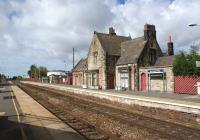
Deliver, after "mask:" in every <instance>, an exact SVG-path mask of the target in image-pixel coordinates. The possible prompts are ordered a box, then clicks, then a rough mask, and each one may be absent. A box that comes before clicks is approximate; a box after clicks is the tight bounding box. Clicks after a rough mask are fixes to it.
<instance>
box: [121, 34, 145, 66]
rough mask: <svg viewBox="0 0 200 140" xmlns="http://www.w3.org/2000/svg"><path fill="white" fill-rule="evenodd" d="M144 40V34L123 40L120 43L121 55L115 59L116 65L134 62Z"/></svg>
mask: <svg viewBox="0 0 200 140" xmlns="http://www.w3.org/2000/svg"><path fill="white" fill-rule="evenodd" d="M146 42H147V41H145V40H144V36H142V37H138V38H135V39H132V40H130V41H126V42H123V43H122V44H121V57H120V58H119V60H118V61H117V65H125V64H136V63H137V60H138V57H139V56H140V54H141V53H142V50H143V49H144V47H145V44H146Z"/></svg>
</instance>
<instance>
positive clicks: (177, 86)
mask: <svg viewBox="0 0 200 140" xmlns="http://www.w3.org/2000/svg"><path fill="white" fill-rule="evenodd" d="M197 82H200V76H195V77H194V76H175V77H174V92H175V93H183V94H193V95H196V94H197V87H196V86H194V85H196V84H197Z"/></svg>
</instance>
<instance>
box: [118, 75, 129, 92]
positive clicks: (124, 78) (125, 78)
mask: <svg viewBox="0 0 200 140" xmlns="http://www.w3.org/2000/svg"><path fill="white" fill-rule="evenodd" d="M120 85H121V87H122V88H128V73H120Z"/></svg>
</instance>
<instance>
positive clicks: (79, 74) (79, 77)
mask: <svg viewBox="0 0 200 140" xmlns="http://www.w3.org/2000/svg"><path fill="white" fill-rule="evenodd" d="M76 78H77V79H76ZM72 81H73V85H75V86H82V85H83V83H84V73H83V72H73V80H72Z"/></svg>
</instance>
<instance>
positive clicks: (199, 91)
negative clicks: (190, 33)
mask: <svg viewBox="0 0 200 140" xmlns="http://www.w3.org/2000/svg"><path fill="white" fill-rule="evenodd" d="M188 26H190V27H195V26H200V24H196V23H195V24H189V25H188ZM196 67H197V68H199V67H200V61H196ZM194 86H196V87H197V95H199V97H200V82H197V84H196V85H194Z"/></svg>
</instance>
